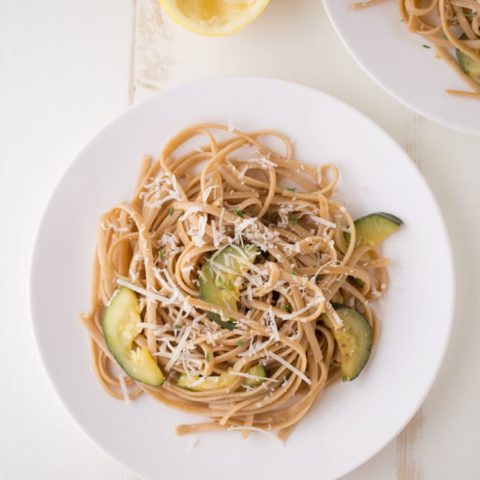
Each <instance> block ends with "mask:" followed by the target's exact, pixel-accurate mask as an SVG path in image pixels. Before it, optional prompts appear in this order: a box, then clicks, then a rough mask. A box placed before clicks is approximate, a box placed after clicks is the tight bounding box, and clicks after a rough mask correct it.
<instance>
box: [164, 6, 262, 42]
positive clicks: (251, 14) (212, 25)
mask: <svg viewBox="0 0 480 480" xmlns="http://www.w3.org/2000/svg"><path fill="white" fill-rule="evenodd" d="M269 1H270V0H160V4H161V5H162V6H163V8H164V9H165V11H166V12H167V14H168V15H169V16H170V18H171V19H172V20H173V21H174V22H175V23H178V24H179V25H181V26H182V27H183V28H186V29H187V30H189V31H190V32H193V33H198V34H200V35H211V36H221V35H229V34H231V33H234V32H237V31H238V30H240V29H241V28H243V27H245V26H246V25H248V24H249V23H250V22H252V21H253V20H255V18H257V17H258V16H259V15H260V14H261V13H262V12H263V10H264V8H265V7H266V6H267V4H268V2H269Z"/></svg>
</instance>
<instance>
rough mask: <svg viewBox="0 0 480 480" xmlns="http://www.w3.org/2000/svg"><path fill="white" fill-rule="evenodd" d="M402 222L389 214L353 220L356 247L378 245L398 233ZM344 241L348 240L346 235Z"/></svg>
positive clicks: (348, 236)
mask: <svg viewBox="0 0 480 480" xmlns="http://www.w3.org/2000/svg"><path fill="white" fill-rule="evenodd" d="M402 224H403V220H402V219H400V218H398V217H396V216H395V215H392V214H391V213H385V212H376V213H371V214H369V215H366V216H364V217H361V218H359V219H357V220H355V222H354V225H355V234H356V235H355V237H356V242H355V243H356V246H357V247H358V246H362V245H371V246H377V245H380V244H381V243H382V242H383V241H384V240H385V239H386V238H388V237H389V236H390V235H393V234H394V233H395V232H397V231H398V229H399V228H400V226H401V225H402ZM345 235H346V240H347V241H348V240H349V239H350V235H349V234H348V233H347V234H345Z"/></svg>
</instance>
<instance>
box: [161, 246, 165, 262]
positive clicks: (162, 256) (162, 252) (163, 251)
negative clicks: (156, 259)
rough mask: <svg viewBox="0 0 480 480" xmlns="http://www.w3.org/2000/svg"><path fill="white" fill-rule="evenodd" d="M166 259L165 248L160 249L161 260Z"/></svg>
mask: <svg viewBox="0 0 480 480" xmlns="http://www.w3.org/2000/svg"><path fill="white" fill-rule="evenodd" d="M164 258H165V250H164V249H163V248H161V249H160V260H163V259H164Z"/></svg>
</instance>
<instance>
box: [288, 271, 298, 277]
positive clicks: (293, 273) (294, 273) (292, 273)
mask: <svg viewBox="0 0 480 480" xmlns="http://www.w3.org/2000/svg"><path fill="white" fill-rule="evenodd" d="M290 275H295V276H297V275H298V273H297V272H290Z"/></svg>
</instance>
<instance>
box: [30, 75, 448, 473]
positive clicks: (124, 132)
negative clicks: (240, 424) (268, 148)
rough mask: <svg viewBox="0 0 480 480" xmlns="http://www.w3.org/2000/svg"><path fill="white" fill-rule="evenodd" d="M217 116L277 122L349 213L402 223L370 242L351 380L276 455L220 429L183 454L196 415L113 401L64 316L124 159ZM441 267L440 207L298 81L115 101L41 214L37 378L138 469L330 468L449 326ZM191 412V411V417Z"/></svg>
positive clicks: (390, 425)
mask: <svg viewBox="0 0 480 480" xmlns="http://www.w3.org/2000/svg"><path fill="white" fill-rule="evenodd" d="M201 121H208V122H210V121H212V122H225V123H226V122H228V121H233V123H234V125H235V126H236V127H238V128H242V129H244V130H251V129H259V128H274V129H279V130H281V131H283V132H285V133H286V134H288V135H289V136H290V137H291V138H292V139H294V140H295V148H296V153H297V157H298V158H299V159H301V160H303V161H307V162H311V163H313V164H318V163H319V162H327V161H331V162H335V163H336V164H337V165H338V166H339V167H340V169H341V173H342V179H341V183H340V194H341V197H342V198H344V199H345V202H346V204H347V205H348V206H349V207H350V208H351V209H352V211H353V213H354V214H355V215H362V214H366V213H369V212H372V211H379V210H382V211H387V212H392V213H394V214H395V215H399V216H400V217H402V218H403V219H404V221H405V227H404V228H402V230H401V231H400V232H399V233H398V234H397V235H395V236H394V237H392V238H391V239H389V240H388V242H386V245H385V252H386V254H387V255H388V256H390V257H391V258H392V262H393V263H392V266H391V269H390V272H391V279H392V288H391V290H390V291H389V293H388V296H387V298H386V299H385V300H384V301H382V302H381V303H380V304H379V305H378V312H379V314H380V316H381V318H382V327H381V335H380V341H379V342H378V345H377V347H376V348H375V350H374V352H373V355H372V358H371V361H370V363H369V365H368V367H367V368H366V370H365V371H364V373H362V375H361V376H360V377H359V378H358V379H357V380H355V381H354V382H351V383H344V384H338V385H336V386H335V387H334V388H332V389H330V390H329V391H328V392H327V393H326V394H325V395H324V397H323V398H321V399H320V401H319V402H318V403H317V405H316V406H315V408H314V409H313V411H312V412H311V413H310V414H309V415H308V416H307V418H305V419H304V420H303V421H302V422H301V424H300V425H299V426H298V428H297V429H296V430H295V431H294V433H293V434H292V436H291V437H290V438H289V440H288V442H287V444H286V446H285V447H284V448H283V449H282V446H281V445H280V444H279V442H276V441H272V440H271V439H270V438H268V437H264V436H263V435H260V436H259V435H257V434H253V435H252V436H251V438H250V439H249V440H247V441H245V440H242V439H241V438H240V435H239V434H238V433H236V432H225V433H211V434H205V435H203V436H202V437H201V438H200V442H199V443H198V445H196V446H195V448H193V447H192V443H191V442H192V440H191V439H189V438H188V437H176V436H175V434H174V427H175V425H176V424H179V423H185V422H192V421H196V420H197V418H195V417H191V416H189V415H186V414H182V413H179V412H177V411H175V410H172V409H170V408H166V407H164V406H162V405H160V404H158V403H156V402H155V401H154V400H152V399H150V398H141V399H140V400H139V401H136V402H132V403H130V404H125V403H123V402H121V401H116V400H113V399H112V398H110V397H109V396H108V395H107V394H105V393H104V392H103V390H102V389H101V387H100V386H99V384H98V382H97V380H96V378H95V377H94V375H93V373H92V367H91V363H90V356H89V345H88V341H87V335H86V334H85V332H84V331H83V329H82V327H81V325H80V324H79V321H78V320H77V315H78V313H79V312H81V311H86V310H87V309H88V307H89V288H90V267H91V259H92V254H93V249H94V242H95V225H96V221H97V218H98V216H99V214H100V213H101V212H103V211H105V210H107V209H109V208H110V207H111V206H112V205H114V204H115V203H117V202H119V201H121V200H126V199H128V198H129V197H130V195H131V193H132V189H133V184H134V182H135V179H136V176H137V171H138V168H139V164H140V160H141V158H142V156H143V155H144V154H153V155H156V154H158V153H159V152H160V150H161V148H162V146H163V144H164V142H165V141H166V140H167V139H168V138H169V137H170V136H171V135H173V134H174V133H175V132H177V131H178V130H179V129H181V128H183V127H185V126H187V125H189V124H191V123H195V122H201ZM452 297H453V270H452V258H451V253H450V248H449V243H448V239H447V233H446V231H445V226H444V224H443V221H442V218H441V214H440V212H439V210H438V207H437V205H436V203H435V200H434V198H433V197H432V194H431V193H430V191H429V189H428V187H427V186H426V184H425V182H424V180H423V178H422V177H421V175H420V174H419V172H418V171H417V169H416V168H415V166H414V165H413V164H412V162H411V161H410V159H409V158H408V157H407V156H406V155H405V153H404V152H403V151H402V150H401V149H400V147H399V146H398V145H397V144H396V143H395V142H394V141H393V140H392V139H391V138H390V137H389V136H388V135H387V134H385V133H384V132H383V131H382V130H381V129H380V128H379V127H377V126H376V125H374V124H373V123H372V122H371V121H370V120H368V119H367V118H365V117H364V116H363V115H362V114H360V113H358V112H357V111H355V110H353V109H352V108H350V107H349V106H347V105H345V104H343V103H341V102H339V101H338V100H336V99H334V98H331V97H328V96H326V95H324V94H322V93H320V92H317V91H315V90H312V89H310V88H306V87H304V86H300V85H296V84H292V83H287V82H282V81H277V80H268V79H260V78H223V79H216V80H207V81H202V82H199V83H194V84H191V85H187V86H184V87H182V88H178V89H175V90H170V91H168V92H166V93H164V94H159V95H156V96H153V97H151V98H150V99H148V101H146V102H144V103H142V104H140V105H138V106H136V107H134V108H132V109H130V110H128V111H127V112H126V113H125V114H123V115H122V116H121V117H120V118H118V119H117V120H115V121H114V122H113V123H112V124H111V125H109V126H108V127H107V128H105V129H104V130H103V131H102V132H101V133H99V134H98V135H97V136H96V137H95V138H94V139H93V140H92V141H91V142H90V143H89V144H88V146H87V147H86V148H85V149H84V150H83V151H82V152H81V153H80V154H79V156H78V157H77V158H76V160H75V161H74V162H73V163H72V165H71V166H70V168H69V169H68V170H67V172H66V173H65V175H64V176H63V178H62V180H61V181H60V183H59V185H58V186H57V188H56V189H55V191H54V193H53V195H52V197H51V199H50V202H49V204H48V207H47V209H46V212H45V214H44V217H43V220H42V223H41V226H40V229H39V233H38V237H37V241H36V246H35V250H34V258H33V265H32V271H31V307H32V315H33V322H34V328H35V333H36V337H37V340H38V344H39V347H40V351H41V355H42V357H43V360H44V362H45V365H46V368H47V371H48V373H49V375H50V378H51V380H52V382H53V384H54V385H55V387H56V389H57V391H58V393H59V395H60V396H61V398H62V399H63V401H64V402H65V405H66V406H67V408H68V409H69V410H70V412H71V413H72V415H73V416H74V417H75V418H76V420H77V421H78V423H79V424H80V425H81V426H82V427H83V428H84V429H85V430H86V432H87V433H88V434H89V435H90V436H91V437H92V438H93V439H95V440H96V441H97V442H98V444H99V445H101V446H102V447H103V448H104V449H105V450H107V451H108V452H109V453H110V454H111V455H113V456H114V457H116V458H117V459H118V460H119V461H121V462H123V463H124V464H125V465H127V466H128V467H129V468H130V469H132V470H134V471H137V472H139V473H140V474H142V475H144V476H145V477H147V478H150V479H154V478H175V479H177V480H180V479H189V480H191V479H192V478H200V479H202V478H205V479H206V478H208V479H209V480H217V479H218V480H220V479H221V480H225V477H226V476H228V478H229V479H230V480H236V479H239V480H240V479H242V480H244V479H245V475H248V477H249V478H250V479H252V480H253V479H262V480H265V478H276V479H277V480H283V479H285V480H287V479H288V480H291V479H292V478H298V477H299V476H303V477H304V478H310V477H311V472H312V471H314V472H315V478H318V479H322V480H325V479H327V480H328V479H332V478H338V477H340V476H342V475H343V474H345V473H347V472H349V471H351V470H352V469H354V468H355V467H357V466H358V465H360V464H361V463H363V462H365V461H366V460H367V459H368V458H370V457H371V456H372V455H373V454H375V453H376V452H378V451H379V450H380V449H381V448H382V447H383V446H384V445H386V443H387V442H388V441H390V440H391V439H392V438H393V437H394V436H395V435H396V434H397V433H398V432H400V430H401V429H402V427H403V426H404V425H405V424H406V423H407V421H408V420H409V419H410V418H411V417H412V415H413V414H414V413H415V411H416V410H417V409H418V408H419V406H420V405H421V403H422V401H423V400H424V398H425V395H426V394H427V392H428V390H429V389H430V387H431V385H432V382H433V380H434V378H435V375H436V373H437V371H438V369H439V366H440V363H441V360H442V358H443V355H444V352H445V349H446V345H447V340H448V336H449V331H450V326H451V322H452V300H453V299H452ZM198 420H200V419H198Z"/></svg>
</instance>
